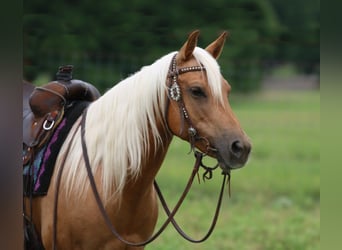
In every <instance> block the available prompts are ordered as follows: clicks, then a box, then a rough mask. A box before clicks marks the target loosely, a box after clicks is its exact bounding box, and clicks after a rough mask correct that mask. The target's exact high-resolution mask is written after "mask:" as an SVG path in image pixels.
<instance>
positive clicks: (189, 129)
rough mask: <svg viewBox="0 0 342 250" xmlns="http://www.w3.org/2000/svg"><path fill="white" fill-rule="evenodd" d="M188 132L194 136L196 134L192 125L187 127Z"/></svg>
mask: <svg viewBox="0 0 342 250" xmlns="http://www.w3.org/2000/svg"><path fill="white" fill-rule="evenodd" d="M188 133H189V134H190V136H195V135H196V134H197V131H196V129H195V128H194V127H190V128H188Z"/></svg>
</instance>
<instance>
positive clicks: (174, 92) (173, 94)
mask: <svg viewBox="0 0 342 250" xmlns="http://www.w3.org/2000/svg"><path fill="white" fill-rule="evenodd" d="M204 70H205V68H204V67H203V66H193V67H184V68H178V69H177V67H176V54H175V55H174V56H173V58H172V61H171V65H170V70H169V74H168V78H169V86H168V90H169V92H168V95H169V100H172V101H176V102H177V103H178V106H179V108H180V111H181V114H182V118H183V119H184V120H185V121H186V122H187V123H188V133H189V142H190V145H191V149H192V150H193V151H194V156H195V158H196V161H195V164H194V167H193V170H192V173H191V175H190V177H189V180H188V182H187V184H186V187H185V189H184V191H183V193H182V195H181V196H180V198H179V200H178V202H177V203H176V205H175V207H174V208H173V210H172V211H171V210H170V209H169V207H168V206H167V204H166V201H165V199H164V197H163V195H162V193H161V191H160V188H159V186H158V184H157V182H156V180H155V181H154V187H155V190H156V192H157V194H158V197H159V199H160V202H161V204H162V206H163V208H164V210H165V212H166V214H167V219H166V221H165V222H164V223H163V224H162V226H161V227H160V229H159V230H158V231H157V232H156V233H154V234H153V235H152V236H151V237H150V238H149V239H147V240H145V241H143V242H138V243H135V242H130V241H127V240H125V239H124V238H122V236H121V235H120V234H119V233H118V231H117V230H116V229H115V227H114V226H113V224H112V222H111V220H110V218H109V216H108V214H107V212H106V210H105V208H104V205H103V203H102V201H101V198H100V195H99V193H98V190H97V187H96V184H95V179H94V176H93V173H92V170H91V166H90V160H89V156H88V151H87V145H86V142H85V123H86V116H87V109H86V110H85V111H84V113H83V116H82V120H81V123H80V124H79V126H81V143H82V151H83V157H84V162H85V167H86V170H87V174H88V178H89V182H90V186H91V189H92V191H93V194H94V196H95V200H96V203H97V205H98V208H99V210H100V212H101V215H102V217H103V219H104V221H105V223H106V225H107V226H108V228H109V229H110V230H111V232H112V234H113V235H114V236H115V237H116V238H117V239H118V240H120V241H121V242H122V243H124V244H126V245H129V246H135V247H139V246H145V245H147V244H149V243H151V242H152V241H154V240H155V239H156V238H157V237H158V236H159V235H160V234H161V233H162V232H163V231H164V230H165V229H166V227H167V226H168V225H169V224H170V222H171V223H172V225H173V226H174V228H175V229H176V230H177V232H178V233H179V234H180V235H181V236H182V237H183V238H185V239H186V240H188V241H190V242H193V243H200V242H203V241H205V240H206V239H208V238H209V236H210V235H211V233H212V232H213V230H214V228H215V225H216V222H217V219H218V215H219V212H220V207H221V203H222V198H223V193H224V186H225V183H226V181H227V183H228V184H229V186H228V187H229V195H230V172H229V171H223V172H222V174H223V176H224V177H223V181H222V185H221V189H220V194H219V197H218V202H217V206H216V210H215V214H214V216H213V220H212V223H211V225H210V227H209V230H208V232H207V233H206V234H205V235H204V237H202V238H201V239H198V240H196V239H193V238H191V237H189V236H188V235H187V234H186V233H185V232H184V231H183V230H182V229H181V228H180V226H179V225H178V223H177V222H176V220H175V219H174V216H175V214H176V213H177V211H178V209H179V208H180V206H181V205H182V203H183V201H184V199H185V197H186V195H187V194H188V192H189V190H190V188H191V186H192V183H193V180H194V178H195V176H196V175H197V176H198V180H199V169H200V168H201V167H202V168H203V169H204V170H205V172H204V173H203V176H202V178H203V180H204V181H205V180H209V179H211V178H212V172H213V170H215V169H216V168H217V167H218V164H217V165H216V166H214V167H208V166H206V165H204V164H203V161H202V159H203V157H204V156H205V155H206V154H207V153H208V152H205V153H202V152H199V151H196V150H195V149H194V147H195V145H194V143H195V141H196V140H205V141H206V142H207V151H209V150H212V151H215V150H216V149H215V148H213V147H211V146H210V144H209V141H208V140H207V139H206V138H204V137H200V136H199V135H198V132H197V130H196V129H195V128H194V126H193V125H192V122H191V119H190V117H189V115H188V112H187V110H186V108H185V105H184V102H183V100H182V97H181V90H180V87H179V85H178V81H177V79H178V75H180V74H183V73H187V72H192V71H204ZM167 106H169V103H168V104H167ZM77 130H78V129H76V130H75V131H77ZM75 134H76V132H74V134H73V137H74V136H75ZM70 145H71V144H69V146H68V148H67V151H66V154H65V158H64V159H63V162H62V165H61V168H60V170H59V172H58V175H57V185H56V192H55V202H54V203H55V204H54V216H53V249H56V243H57V241H56V240H57V208H58V193H59V186H60V180H61V176H62V171H63V168H64V163H65V160H66V158H67V155H68V153H69V150H70ZM227 176H228V180H227Z"/></svg>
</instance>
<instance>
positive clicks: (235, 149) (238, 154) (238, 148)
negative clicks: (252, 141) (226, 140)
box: [231, 141, 244, 158]
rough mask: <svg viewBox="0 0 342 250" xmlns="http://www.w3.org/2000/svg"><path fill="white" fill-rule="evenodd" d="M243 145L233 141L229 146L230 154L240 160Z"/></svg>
mask: <svg viewBox="0 0 342 250" xmlns="http://www.w3.org/2000/svg"><path fill="white" fill-rule="evenodd" d="M243 150H244V148H243V144H242V142H241V141H234V142H233V143H232V145H231V151H232V153H233V154H234V155H235V156H236V157H237V158H240V157H241V156H242V154H243Z"/></svg>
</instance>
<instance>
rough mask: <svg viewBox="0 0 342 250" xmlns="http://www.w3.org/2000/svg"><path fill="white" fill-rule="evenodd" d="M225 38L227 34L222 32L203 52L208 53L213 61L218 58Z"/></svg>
mask: <svg viewBox="0 0 342 250" xmlns="http://www.w3.org/2000/svg"><path fill="white" fill-rule="evenodd" d="M227 36H228V32H227V31H224V32H223V33H222V34H221V35H220V36H219V37H218V38H217V39H216V40H215V41H214V42H212V43H211V44H209V45H208V47H206V48H205V50H206V51H208V52H209V53H210V54H211V55H212V56H213V57H214V58H215V59H217V58H219V56H220V55H221V52H222V49H223V45H224V42H225V41H226V37H227Z"/></svg>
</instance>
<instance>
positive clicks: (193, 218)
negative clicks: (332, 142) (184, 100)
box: [146, 91, 320, 250]
mask: <svg viewBox="0 0 342 250" xmlns="http://www.w3.org/2000/svg"><path fill="white" fill-rule="evenodd" d="M231 105H232V108H233V110H234V112H235V113H236V115H237V117H238V118H239V120H240V122H241V124H242V125H243V127H244V129H245V131H246V132H247V134H248V135H249V136H250V138H251V140H252V143H253V149H252V155H251V157H250V160H249V162H248V164H247V165H246V167H244V168H242V169H239V170H235V171H233V172H232V181H231V191H232V197H231V198H229V197H228V195H225V197H224V200H223V204H222V209H221V213H220V216H219V220H218V223H217V225H216V228H215V230H214V232H213V234H212V236H211V237H210V238H209V239H208V240H207V241H206V242H204V243H201V244H193V243H188V242H187V241H185V240H184V239H183V238H181V237H180V236H179V235H178V234H177V233H176V231H175V230H174V229H173V228H172V226H170V227H168V229H167V230H166V231H165V232H164V233H163V234H162V235H161V237H160V238H158V239H157V240H156V241H155V242H153V243H152V244H150V245H149V246H148V247H147V248H146V249H148V250H154V249H165V250H166V249H210V250H211V249H239V250H244V249H247V250H249V249H253V250H254V249H255V250H259V249H260V250H266V249H269V250H277V249H279V250H280V249H294V250H297V249H298V250H303V249H320V167H319V166H320V147H319V139H318V137H319V131H320V95H319V92H315V91H312V92H263V93H258V94H254V95H249V96H232V97H231ZM188 151H189V146H188V144H187V143H186V142H183V141H180V140H179V139H176V138H175V139H174V141H173V143H172V145H171V147H170V149H169V152H168V154H167V158H166V159H165V162H164V164H163V166H162V169H161V171H160V172H159V174H158V176H157V180H158V183H159V185H160V186H161V189H162V191H163V193H164V194H165V196H166V199H167V201H168V203H169V204H170V205H171V206H173V205H174V204H175V203H176V202H177V199H178V197H179V196H180V194H181V192H182V191H183V188H184V185H185V183H186V181H187V179H188V177H189V175H190V172H191V168H192V166H193V163H194V158H193V155H192V154H190V155H188V154H187V152H188ZM221 178H222V176H221V174H220V171H219V170H217V171H215V172H214V178H213V180H211V181H207V182H205V183H203V182H201V184H198V183H197V182H195V183H194V186H193V189H192V190H191V192H190V194H189V196H188V198H187V200H186V201H185V203H184V205H183V206H182V207H181V209H180V211H179V213H178V214H177V216H176V219H177V220H178V221H179V223H180V224H181V225H182V226H183V227H184V230H185V231H186V232H187V233H188V234H190V235H191V236H193V237H195V238H199V237H201V236H202V235H204V233H206V230H207V229H208V227H209V224H210V222H211V218H212V215H213V212H214V209H215V205H216V201H217V195H218V192H219V186H220V181H221ZM226 194H227V193H226ZM165 218H166V217H165V214H164V212H163V211H162V210H161V209H160V216H159V221H158V226H159V225H160V224H161V223H162V222H163V221H164V220H165Z"/></svg>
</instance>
